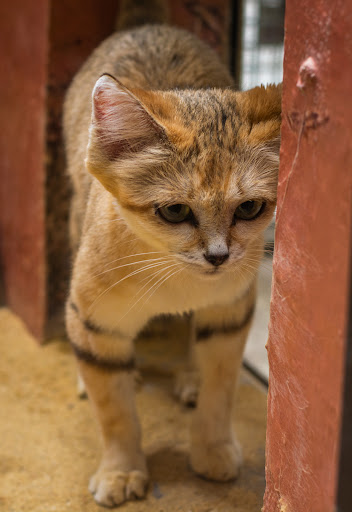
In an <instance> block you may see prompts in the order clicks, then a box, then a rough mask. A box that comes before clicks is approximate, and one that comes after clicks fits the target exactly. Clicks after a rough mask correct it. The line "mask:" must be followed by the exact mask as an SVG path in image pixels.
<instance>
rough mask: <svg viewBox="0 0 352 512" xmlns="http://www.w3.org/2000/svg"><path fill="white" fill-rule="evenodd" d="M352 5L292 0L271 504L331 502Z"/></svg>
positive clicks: (308, 508)
mask: <svg viewBox="0 0 352 512" xmlns="http://www.w3.org/2000/svg"><path fill="white" fill-rule="evenodd" d="M351 34H352V9H351V2H345V1H344V0H335V1H334V2H331V0H312V1H311V2H306V1H305V0H287V4H286V37H285V60H284V88H283V124H282V145H281V164H280V173H279V188H278V211H277V226H276V239H275V255H274V277H273V290H272V302H271V318H270V328H269V341H268V356H269V364H270V381H269V382H270V386H269V397H268V430H267V456H266V457H267V458H266V478H267V488H266V493H265V498H264V508H263V512H276V511H281V512H333V511H334V509H335V500H336V483H337V468H338V460H337V459H338V450H339V430H340V421H341V395H342V381H343V369H344V351H345V331H346V318H347V311H348V309H347V303H348V284H349V279H348V275H349V250H350V243H351V239H350V238H351V211H352V209H351V191H352V146H351V140H352V98H351V70H352V37H351Z"/></svg>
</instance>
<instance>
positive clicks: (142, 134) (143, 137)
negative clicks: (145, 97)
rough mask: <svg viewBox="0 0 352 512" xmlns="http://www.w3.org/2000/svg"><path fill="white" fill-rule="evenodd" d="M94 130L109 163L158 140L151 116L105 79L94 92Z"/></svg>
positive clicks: (113, 83) (134, 100) (124, 92)
mask: <svg viewBox="0 0 352 512" xmlns="http://www.w3.org/2000/svg"><path fill="white" fill-rule="evenodd" d="M93 126H94V128H95V135H96V137H97V139H98V140H97V142H98V143H99V144H100V145H101V146H102V149H103V150H104V151H105V153H106V154H107V156H108V157H109V158H110V159H115V158H118V157H121V156H122V155H124V154H126V153H128V152H133V153H134V152H136V151H140V150H142V149H143V148H145V147H146V146H148V145H150V144H151V143H152V142H153V141H156V137H157V129H156V123H155V121H154V120H153V118H152V117H151V116H150V114H149V113H148V112H147V111H146V110H145V109H144V108H143V106H142V105H141V104H140V103H139V101H138V100H137V99H136V98H135V97H134V96H132V94H130V93H129V92H128V91H127V90H126V89H124V88H122V87H121V86H120V85H119V84H118V83H117V82H115V81H114V80H113V79H112V78H110V77H108V76H102V77H101V78H100V79H99V80H98V82H97V83H96V86H95V88H94V91H93ZM126 156H127V155H126Z"/></svg>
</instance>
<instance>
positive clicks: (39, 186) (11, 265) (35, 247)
mask: <svg viewBox="0 0 352 512" xmlns="http://www.w3.org/2000/svg"><path fill="white" fill-rule="evenodd" d="M48 3H49V2H48V0H37V1H35V2H28V1H27V0H12V1H11V2H1V3H0V62H1V64H0V66H1V80H0V98H1V100H0V101H1V108H0V131H1V136H0V269H1V272H2V273H3V279H4V285H5V291H6V300H7V303H8V304H9V306H10V307H11V308H13V310H14V311H15V312H16V313H17V314H19V315H20V316H22V318H23V319H24V320H25V322H27V323H28V324H29V325H30V326H31V329H32V331H33V332H34V334H35V335H37V336H40V335H41V333H42V329H43V325H44V319H45V316H46V289H45V279H46V278H45V275H46V258H45V192H44V189H45V97H46V93H45V87H46V78H47V54H48V37H47V34H48V26H49V6H48Z"/></svg>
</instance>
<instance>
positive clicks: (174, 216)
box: [157, 204, 192, 224]
mask: <svg viewBox="0 0 352 512" xmlns="http://www.w3.org/2000/svg"><path fill="white" fill-rule="evenodd" d="M157 212H158V213H159V215H160V216H161V217H162V218H163V219H165V220H167V221H168V222H172V223H174V224H177V223H178V222H183V221H185V220H189V219H190V218H191V217H192V210H191V209H190V207H189V206H187V205H186V204H171V205H170V206H162V207H161V208H158V210H157Z"/></svg>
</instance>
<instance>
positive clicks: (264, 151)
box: [237, 84, 282, 169]
mask: <svg viewBox="0 0 352 512" xmlns="http://www.w3.org/2000/svg"><path fill="white" fill-rule="evenodd" d="M281 95H282V84H279V85H268V86H267V87H264V86H260V87H255V88H254V89H250V90H249V91H244V92H241V93H238V98H237V105H238V109H239V114H240V117H241V126H240V129H239V132H238V136H239V141H241V142H242V143H243V145H244V147H246V148H252V154H253V153H254V154H255V155H256V156H257V157H258V158H259V159H261V160H262V159H264V160H265V161H266V163H267V164H269V165H271V166H272V167H273V168H275V169H278V166H279V152H280V142H281V138H280V130H281Z"/></svg>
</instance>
